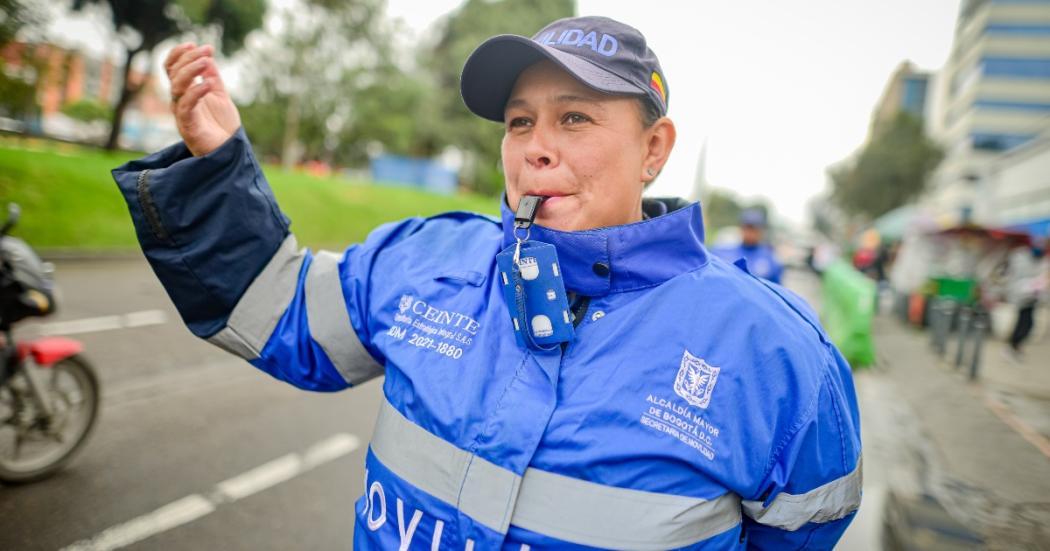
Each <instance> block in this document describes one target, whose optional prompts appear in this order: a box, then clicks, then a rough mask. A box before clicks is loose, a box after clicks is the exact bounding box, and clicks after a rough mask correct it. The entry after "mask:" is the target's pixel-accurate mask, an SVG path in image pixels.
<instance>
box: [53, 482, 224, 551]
mask: <svg viewBox="0 0 1050 551" xmlns="http://www.w3.org/2000/svg"><path fill="white" fill-rule="evenodd" d="M214 510H215V505H214V504H212V502H211V501H209V500H208V499H207V498H205V497H203V496H200V495H197V494H193V495H189V496H186V497H184V498H182V499H180V500H178V501H173V502H171V503H169V504H167V505H165V506H163V507H161V508H160V509H157V510H156V511H153V512H152V513H147V514H145V515H142V516H141V517H138V518H135V519H132V520H129V521H128V522H125V523H123V524H118V525H116V526H114V527H112V528H109V529H107V530H106V531H105V532H102V533H101V534H99V535H97V536H95V537H94V538H91V539H90V540H85V541H79V542H77V543H74V544H73V545H70V546H69V547H66V551H74V550H75V551H87V550H95V549H119V548H121V547H124V546H126V545H131V544H133V543H135V542H137V541H142V540H144V539H146V538H148V537H150V536H152V535H154V534H159V533H160V532H163V531H165V530H170V529H172V528H175V527H176V526H181V525H183V524H186V523H187V522H191V521H194V520H197V519H199V518H201V517H203V516H204V515H207V514H208V513H211V512H212V511H214Z"/></svg>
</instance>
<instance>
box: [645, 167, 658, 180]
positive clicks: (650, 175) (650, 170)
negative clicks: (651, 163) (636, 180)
mask: <svg viewBox="0 0 1050 551" xmlns="http://www.w3.org/2000/svg"><path fill="white" fill-rule="evenodd" d="M645 173H646V174H648V175H649V177H650V178H651V177H653V176H656V172H655V171H654V170H653V169H651V168H647V169H645Z"/></svg>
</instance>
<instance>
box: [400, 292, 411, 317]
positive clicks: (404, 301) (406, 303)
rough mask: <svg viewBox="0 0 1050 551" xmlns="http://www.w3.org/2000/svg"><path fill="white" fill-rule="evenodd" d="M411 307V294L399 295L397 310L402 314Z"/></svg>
mask: <svg viewBox="0 0 1050 551" xmlns="http://www.w3.org/2000/svg"><path fill="white" fill-rule="evenodd" d="M411 307H412V295H401V303H400V304H398V305H397V308H398V310H401V313H402V314H404V313H405V312H406V311H407V310H408V309H409V308H411Z"/></svg>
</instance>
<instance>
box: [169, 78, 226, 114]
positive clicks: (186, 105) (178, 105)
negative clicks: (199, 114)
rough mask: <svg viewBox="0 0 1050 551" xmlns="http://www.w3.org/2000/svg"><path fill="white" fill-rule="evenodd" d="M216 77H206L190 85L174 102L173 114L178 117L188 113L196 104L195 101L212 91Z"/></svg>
mask: <svg viewBox="0 0 1050 551" xmlns="http://www.w3.org/2000/svg"><path fill="white" fill-rule="evenodd" d="M215 80H216V78H215V77H208V78H206V79H204V81H203V82H201V83H200V84H197V85H194V86H191V87H190V89H189V90H187V91H186V93H185V94H183V95H182V97H180V98H179V100H178V101H177V102H175V116H176V117H179V116H182V115H185V114H186V113H189V112H190V111H192V110H193V108H194V107H196V106H197V102H199V101H200V100H201V98H203V97H204V96H205V95H206V94H207V93H208V92H210V91H212V89H213V86H214V83H215Z"/></svg>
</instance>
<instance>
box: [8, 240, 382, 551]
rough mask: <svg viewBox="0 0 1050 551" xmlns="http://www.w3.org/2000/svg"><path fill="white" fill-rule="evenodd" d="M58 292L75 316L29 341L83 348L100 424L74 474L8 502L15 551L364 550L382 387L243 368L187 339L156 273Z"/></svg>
mask: <svg viewBox="0 0 1050 551" xmlns="http://www.w3.org/2000/svg"><path fill="white" fill-rule="evenodd" d="M56 278H57V282H58V284H59V285H60V286H61V288H62V292H63V297H64V298H63V299H62V302H61V303H60V307H61V308H62V310H61V311H60V312H59V313H58V314H56V315H55V316H54V317H53V318H48V319H47V320H46V321H47V322H48V323H47V324H46V325H43V324H38V325H35V326H30V325H29V324H25V325H23V326H22V328H21V329H20V331H19V334H21V335H22V336H32V335H34V334H38V333H41V332H45V331H58V332H64V331H72V332H75V333H77V334H76V335H75V337H76V338H78V339H79V340H81V341H82V342H83V343H84V344H85V346H86V355H87V357H88V358H89V360H90V361H91V362H92V363H93V364H94V366H95V367H96V369H97V371H98V373H99V376H100V378H101V380H102V385H103V400H102V403H103V406H102V413H101V419H100V422H99V424H98V427H97V431H96V432H95V434H94V435H93V437H92V439H91V441H89V442H88V445H87V447H86V448H85V450H84V451H83V453H82V454H81V455H80V456H79V457H77V459H76V460H75V461H74V462H73V463H72V464H71V465H70V466H69V467H68V468H67V469H66V470H65V471H63V472H62V473H60V474H59V475H57V476H55V477H54V478H52V479H49V480H47V481H43V482H40V483H36V484H33V485H29V486H21V487H0V549H60V548H63V547H66V546H69V545H70V544H74V543H77V542H81V543H83V542H85V541H93V542H94V543H96V544H104V543H106V542H109V543H113V542H120V541H128V540H129V539H135V535H136V534H137V535H139V536H141V535H144V534H152V533H154V532H159V533H157V534H156V535H153V536H151V537H149V538H147V539H144V540H142V541H140V542H139V543H137V544H133V545H131V546H130V547H128V548H131V549H135V548H141V549H188V548H211V549H215V548H221V549H302V548H312V549H349V548H350V546H351V541H352V536H353V501H354V498H355V497H356V496H357V495H360V494H361V492H362V489H363V488H362V483H363V474H364V473H363V461H364V456H363V454H364V450H365V448H366V446H367V442H368V440H369V438H370V437H371V430H372V424H373V423H374V420H375V412H376V411H377V408H378V405H379V400H380V397H381V387H380V384H379V382H378V381H375V382H371V383H369V384H366V385H363V386H362V387H360V388H356V389H352V390H349V391H346V392H342V393H338V394H314V393H308V392H303V391H300V390H297V389H294V388H291V387H289V386H287V385H285V384H284V383H280V382H278V381H275V380H273V379H271V378H270V377H269V376H268V375H265V374H263V373H261V372H258V371H256V370H255V369H254V368H252V367H251V366H249V365H248V364H247V363H244V362H242V361H240V360H236V359H231V357H230V356H228V355H226V354H225V353H223V352H221V351H218V350H217V349H214V348H212V347H211V346H210V345H207V344H205V343H202V342H199V341H197V340H196V339H195V338H194V337H193V336H192V335H191V334H190V333H189V332H188V331H187V330H186V329H185V328H184V327H183V326H182V324H181V322H179V320H178V316H177V313H176V312H175V310H174V308H173V307H172V306H171V304H170V302H169V301H168V299H167V297H166V296H165V295H164V292H163V290H162V289H161V287H160V285H159V284H158V283H157V281H156V278H155V277H154V276H153V274H152V272H151V271H150V270H149V268H148V266H147V265H146V264H145V262H144V261H140V260H127V261H125V260H120V261H116V260H107V261H101V262H90V263H89V262H64V263H59V264H58V266H57V269H56ZM128 313H137V314H135V315H132V316H124V315H125V314H128ZM85 319H87V321H86V322H83V321H78V322H77V323H64V324H63V322H69V321H71V320H85ZM129 325H130V326H135V325H140V326H139V327H127V326H129ZM172 504H174V505H172ZM169 505H171V506H169ZM165 507H166V508H165ZM158 509H160V511H157V510H158ZM154 512H156V514H153V515H152V516H149V515H150V514H151V513H154ZM144 515H146V516H145V517H144ZM197 515H201V516H200V517H199V518H196V519H195V520H193V521H192V522H185V523H183V524H181V525H178V526H177V527H174V528H171V529H168V530H162V529H163V528H164V527H165V526H169V525H172V524H179V522H180V520H182V521H184V520H186V519H187V518H192V517H194V516H197ZM136 519H137V520H136ZM133 520H136V522H134V523H131V524H128V522H129V521H133ZM114 527H115V528H114ZM111 528H112V529H111ZM107 529H111V530H109V531H108V532H106V530H107Z"/></svg>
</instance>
